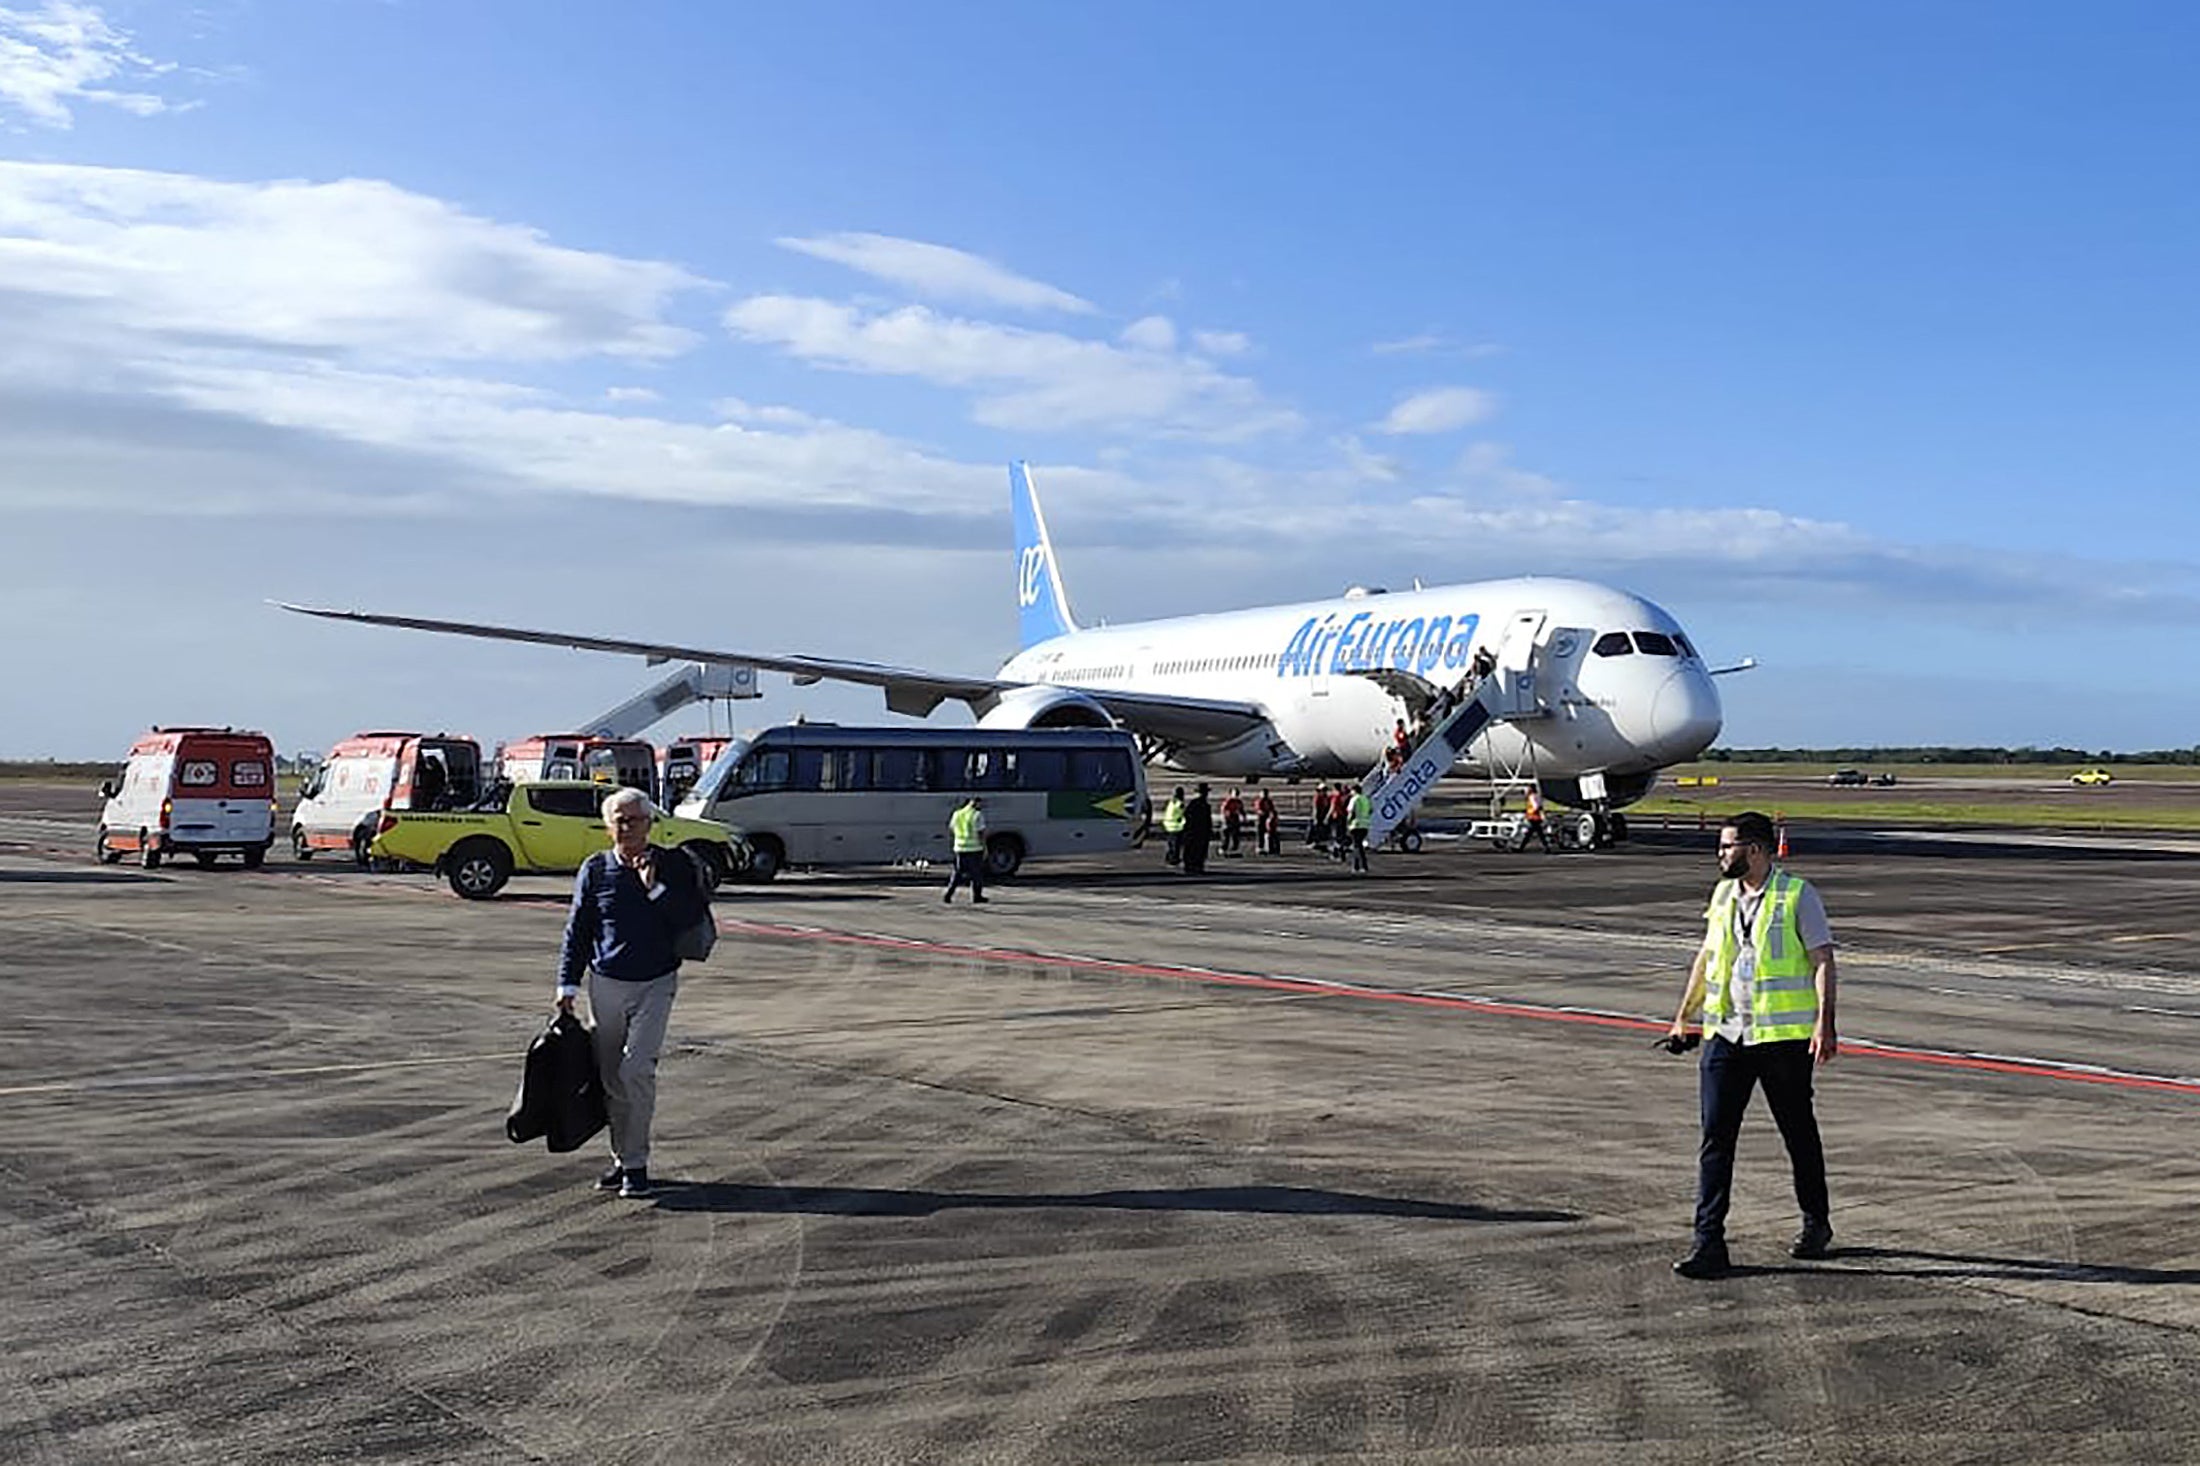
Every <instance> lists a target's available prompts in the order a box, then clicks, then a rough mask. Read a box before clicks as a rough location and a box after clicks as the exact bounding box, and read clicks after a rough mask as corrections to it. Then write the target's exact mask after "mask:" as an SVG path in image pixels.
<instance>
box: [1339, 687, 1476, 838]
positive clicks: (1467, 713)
mask: <svg viewBox="0 0 2200 1466" xmlns="http://www.w3.org/2000/svg"><path fill="white" fill-rule="evenodd" d="M1499 691H1500V686H1499V682H1498V679H1497V678H1495V677H1485V678H1483V679H1482V680H1481V681H1480V682H1479V683H1477V684H1476V686H1475V688H1474V691H1473V692H1471V693H1469V694H1468V695H1467V697H1466V698H1465V699H1464V700H1463V701H1461V702H1460V703H1459V704H1458V705H1457V706H1455V707H1452V708H1450V709H1448V710H1446V711H1445V713H1444V715H1443V717H1442V718H1441V719H1440V720H1439V721H1438V722H1437V724H1436V726H1435V727H1433V728H1431V729H1430V730H1429V734H1428V736H1427V737H1426V738H1423V739H1422V740H1421V742H1420V744H1419V746H1417V747H1416V748H1415V749H1414V750H1413V751H1412V752H1411V753H1409V754H1407V755H1406V757H1405V761H1404V762H1403V763H1402V764H1400V765H1399V767H1398V772H1396V773H1395V774H1389V773H1387V771H1386V770H1379V771H1377V772H1378V773H1382V774H1385V775H1386V776H1385V777H1384V778H1383V780H1382V782H1381V783H1380V784H1379V785H1377V786H1376V787H1375V788H1374V789H1372V790H1369V791H1368V794H1369V798H1370V799H1371V800H1372V801H1373V803H1374V806H1375V811H1374V819H1373V821H1372V822H1371V823H1370V824H1369V825H1368V829H1367V843H1368V844H1370V845H1380V844H1381V843H1382V842H1383V841H1385V840H1387V839H1389V838H1390V832H1391V831H1392V830H1395V829H1397V828H1398V826H1399V825H1401V824H1403V823H1405V821H1406V820H1407V819H1408V818H1410V817H1411V816H1412V814H1413V811H1414V810H1415V809H1417V808H1419V807H1420V804H1421V801H1422V800H1424V799H1426V798H1427V797H1428V794H1429V791H1430V790H1432V789H1434V788H1435V787H1436V785H1437V782H1438V781H1439V780H1441V779H1442V778H1443V777H1444V775H1446V774H1447V773H1450V772H1451V768H1452V765H1454V764H1456V763H1458V762H1459V759H1460V756H1461V755H1462V754H1464V753H1465V752H1466V748H1467V745H1468V744H1470V743H1472V742H1473V741H1474V739H1475V736H1476V735H1477V734H1479V733H1480V732H1481V731H1482V730H1483V729H1484V728H1485V727H1487V726H1488V725H1489V722H1490V717H1491V713H1492V709H1493V707H1494V706H1495V705H1496V704H1497V703H1498V702H1499ZM1368 777H1369V778H1370V779H1373V778H1375V777H1376V774H1370V775H1369V776H1368Z"/></svg>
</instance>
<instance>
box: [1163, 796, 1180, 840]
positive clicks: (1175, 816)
mask: <svg viewBox="0 0 2200 1466" xmlns="http://www.w3.org/2000/svg"><path fill="white" fill-rule="evenodd" d="M1161 828H1162V830H1163V831H1164V832H1165V833H1167V834H1171V835H1181V834H1183V833H1184V801H1183V800H1181V799H1172V800H1170V801H1169V802H1168V803H1167V804H1166V805H1164V806H1163V807H1162V810H1161Z"/></svg>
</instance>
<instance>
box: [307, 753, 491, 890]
mask: <svg viewBox="0 0 2200 1466" xmlns="http://www.w3.org/2000/svg"><path fill="white" fill-rule="evenodd" d="M480 797H481V745H480V744H478V743H476V742H474V740H473V739H471V738H464V737H460V736H458V735H456V734H452V733H404V732H388V731H384V732H375V733H354V734H352V735H351V737H349V738H346V739H345V740H344V741H343V742H341V743H339V744H337V745H336V746H335V747H334V748H332V749H330V750H329V751H328V757H327V758H325V759H323V760H321V766H320V767H319V768H318V769H316V770H314V772H313V775H312V777H311V778H309V779H307V780H306V782H305V786H304V787H303V788H301V789H300V790H299V791H298V807H297V808H296V809H295V810H293V811H292V812H291V816H290V849H291V853H292V854H293V855H296V856H297V857H298V858H299V859H300V860H311V859H312V858H313V857H314V856H315V855H317V854H319V853H320V852H322V851H349V852H350V853H351V856H352V858H353V859H354V860H356V861H358V862H359V863H360V864H361V865H364V864H366V861H367V846H368V844H369V843H370V842H371V841H372V840H373V839H374V829H375V825H376V823H377V822H378V821H379V820H380V819H381V817H382V811H384V810H386V809H422V810H425V809H464V808H465V807H466V806H467V805H469V804H472V803H473V802H474V801H475V800H476V799H479V798H480Z"/></svg>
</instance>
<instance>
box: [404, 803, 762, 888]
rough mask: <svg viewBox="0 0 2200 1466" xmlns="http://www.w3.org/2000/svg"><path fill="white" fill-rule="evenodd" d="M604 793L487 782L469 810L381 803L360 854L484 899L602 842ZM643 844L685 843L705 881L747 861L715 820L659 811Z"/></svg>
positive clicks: (565, 866)
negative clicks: (413, 868) (419, 870)
mask: <svg viewBox="0 0 2200 1466" xmlns="http://www.w3.org/2000/svg"><path fill="white" fill-rule="evenodd" d="M611 793H612V790H611V788H610V787H609V786H606V785H602V784H587V783H581V782H578V781H569V780H540V781H530V782H522V783H515V784H500V785H496V786H493V787H492V788H491V789H490V790H489V792H488V794H487V795H486V796H485V797H484V798H482V799H481V800H480V801H479V802H477V803H476V804H475V805H474V806H473V807H472V808H470V809H454V810H434V811H430V810H406V809H392V810H385V811H384V812H383V814H382V817H381V820H380V822H379V823H378V824H377V826H376V828H375V833H374V840H373V842H372V843H371V844H370V845H369V846H368V847H367V854H368V856H369V857H370V858H371V859H374V860H386V861H400V862H403V863H406V864H409V865H419V866H427V867H428V868H430V869H432V870H433V871H435V873H436V874H437V875H440V876H442V877H443V878H444V879H445V880H447V881H449V882H450V883H451V889H452V890H454V891H456V892H457V893H458V894H459V895H461V896H464V897H465V898H466V899H467V900H469V901H486V900H488V899H489V898H490V897H491V896H494V895H495V894H496V893H497V892H499V891H501V890H503V889H504V883H505V882H506V881H508V880H510V879H511V878H512V873H513V872H514V871H533V872H544V871H548V872H557V871H575V870H579V869H580V868H581V865H582V863H583V862H584V861H586V860H587V859H588V857H589V856H591V855H593V854H595V853H596V852H597V851H599V850H608V849H610V848H611V836H610V834H609V832H608V831H606V830H605V829H604V827H603V815H602V812H601V811H602V806H603V801H604V799H605V798H606V797H608V796H609V795H610V794H611ZM649 843H650V844H652V845H656V846H659V847H660V848H663V849H667V850H673V849H678V850H685V851H686V852H687V853H688V854H689V855H690V856H692V857H694V859H695V862H696V867H697V869H698V870H700V871H701V872H702V876H703V881H704V883H705V885H706V886H710V887H716V886H717V884H718V883H719V882H720V881H722V880H725V879H726V878H727V877H729V876H731V875H733V874H735V873H736V872H738V871H742V870H746V869H747V868H748V845H747V844H746V843H745V842H744V841H743V840H742V839H741V837H740V836H739V835H738V834H736V833H735V832H734V831H733V830H732V829H731V828H730V827H728V826H726V825H722V824H719V823H718V822H717V821H716V820H696V819H683V818H681V817H679V816H677V815H669V814H660V815H658V816H657V819H656V821H655V823H653V824H651V825H650V827H649Z"/></svg>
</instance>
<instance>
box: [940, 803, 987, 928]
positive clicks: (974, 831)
mask: <svg viewBox="0 0 2200 1466" xmlns="http://www.w3.org/2000/svg"><path fill="white" fill-rule="evenodd" d="M947 832H948V834H949V835H951V836H953V837H954V841H955V873H954V874H953V875H951V876H949V877H948V878H947V893H946V894H945V895H943V896H941V897H940V900H942V901H945V902H948V903H950V904H952V903H953V901H954V899H955V888H956V887H958V886H960V885H961V884H962V883H963V882H964V881H968V882H970V900H971V903H972V904H973V905H976V904H981V903H983V902H984V900H985V801H984V800H983V799H980V798H979V797H978V796H977V795H975V794H973V795H971V796H970V797H969V798H968V799H966V800H964V801H963V802H962V804H961V806H960V807H959V808H957V809H956V811H955V812H954V813H953V814H951V815H949V816H948V817H947Z"/></svg>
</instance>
